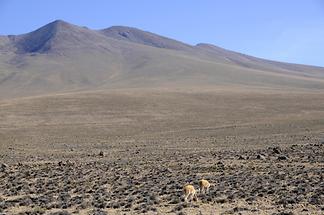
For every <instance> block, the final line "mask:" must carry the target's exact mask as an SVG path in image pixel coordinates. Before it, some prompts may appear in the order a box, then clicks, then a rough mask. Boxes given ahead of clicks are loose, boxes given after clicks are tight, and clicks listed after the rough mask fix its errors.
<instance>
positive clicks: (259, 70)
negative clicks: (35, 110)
mask: <svg viewBox="0 0 324 215" xmlns="http://www.w3.org/2000/svg"><path fill="white" fill-rule="evenodd" d="M197 86H201V87H208V86H209V87H221V86H247V87H270V88H291V89H324V68H322V67H316V66H307V65H299V64H289V63H283V62H276V61H270V60H266V59H261V58H257V57H253V56H249V55H245V54H241V53H238V52H234V51H230V50H226V49H223V48H221V47H218V46H215V45H212V44H206V43H200V44H197V45H194V46H192V45H189V44H186V43H183V42H181V41H177V40H174V39H171V38H167V37H164V36H160V35H157V34H154V33H151V32H148V31H142V30H140V29H137V28H132V27H126V26H113V27H110V28H105V29H101V30H91V29H88V28H85V27H80V26H77V25H73V24H70V23H67V22H65V21H62V20H57V21H54V22H51V23H49V24H47V25H45V26H42V27H40V28H38V29H36V30H35V31H32V32H29V33H26V34H21V35H9V36H2V37H0V97H2V96H5V97H10V96H15V95H18V96H20V95H23V96H24V95H27V96H28V95H38V94H44V93H45V94H46V93H53V92H54V93H55V92H64V91H70V90H72V91H77V90H81V89H87V90H96V89H111V88H129V87H130V88H132V87H135V88H141V87H149V88H152V87H197Z"/></svg>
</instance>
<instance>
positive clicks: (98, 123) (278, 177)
mask: <svg viewBox="0 0 324 215" xmlns="http://www.w3.org/2000/svg"><path fill="white" fill-rule="evenodd" d="M323 106H324V99H323V94H322V93H321V92H319V91H294V92H291V91H279V90H266V89H263V90H260V89H257V90H256V89H247V88H245V89H243V88H240V89H235V88H230V89H226V88H223V89H200V90H198V89H186V90H179V89H178V90H176V89H174V90H170V89H169V90H167V89H154V90H152V89H150V90H147V89H132V90H126V89H125V90H116V91H114V90H111V91H110V92H101V91H94V92H84V93H66V94H57V95H50V96H38V97H26V98H23V99H11V100H2V101H1V103H0V107H1V109H0V117H1V122H0V137H1V150H0V152H1V153H0V159H1V162H3V163H5V164H6V165H3V166H2V167H1V168H2V169H1V172H0V182H1V183H0V197H1V205H0V211H1V212H2V213H5V214H25V212H26V211H27V212H29V213H27V214H43V213H45V214H68V213H71V214H105V212H106V213H108V214H124V213H126V214H128V213H130V214H136V213H148V214H167V213H168V214H239V213H241V214H321V213H323V210H324V208H323V200H324V199H323V168H324V164H323V162H324V160H323V159H324V157H323V153H324V139H323V137H324V128H323V125H324V110H323ZM201 178H205V179H207V180H209V181H210V182H211V183H212V184H213V186H212V187H211V190H210V192H209V193H208V194H205V195H204V194H199V195H198V201H197V202H195V201H194V202H191V203H185V202H183V199H182V197H181V196H182V187H183V186H184V185H185V184H187V183H191V184H193V185H194V186H196V188H198V180H199V179H201Z"/></svg>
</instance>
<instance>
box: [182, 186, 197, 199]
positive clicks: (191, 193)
mask: <svg viewBox="0 0 324 215" xmlns="http://www.w3.org/2000/svg"><path fill="white" fill-rule="evenodd" d="M183 192H184V200H185V201H186V202H187V201H188V200H193V199H195V200H196V201H198V198H197V192H196V189H195V187H194V186H192V185H191V184H188V185H186V186H184V188H183Z"/></svg>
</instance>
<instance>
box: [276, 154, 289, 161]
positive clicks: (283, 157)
mask: <svg viewBox="0 0 324 215" xmlns="http://www.w3.org/2000/svg"><path fill="white" fill-rule="evenodd" d="M277 159H278V160H280V161H283V160H288V157H287V156H285V155H280V156H278V158H277Z"/></svg>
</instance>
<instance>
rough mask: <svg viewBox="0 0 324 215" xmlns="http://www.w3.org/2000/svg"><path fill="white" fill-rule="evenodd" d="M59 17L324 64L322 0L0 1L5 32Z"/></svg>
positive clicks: (26, 29) (97, 26)
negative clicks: (137, 29)
mask: <svg viewBox="0 0 324 215" xmlns="http://www.w3.org/2000/svg"><path fill="white" fill-rule="evenodd" d="M56 19H62V20H65V21H67V22H70V23H73V24H76V25H80V26H87V27H89V28H92V29H101V28H106V27H110V26H112V25H125V26H132V27H137V28H140V29H143V30H148V31H151V32H154V33H158V34H161V35H164V36H168V37H171V38H174V39H177V40H180V41H183V42H186V43H189V44H196V43H200V42H205V43H212V44H215V45H218V46H221V47H224V48H227V49H230V50H234V51H239V52H242V53H246V54H250V55H254V56H257V57H263V58H268V59H273V60H279V61H286V62H294V63H302V64H312V65H320V66H324V0H123V1H120V0H106V1H105V0H102V1H100V0H88V1H86V0H83V1H82V0H46V1H45V0H0V34H1V35H7V34H21V33H26V32H29V31H32V30H35V29H36V28H38V27H40V26H42V25H45V24H47V23H49V22H51V21H54V20H56Z"/></svg>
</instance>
